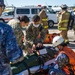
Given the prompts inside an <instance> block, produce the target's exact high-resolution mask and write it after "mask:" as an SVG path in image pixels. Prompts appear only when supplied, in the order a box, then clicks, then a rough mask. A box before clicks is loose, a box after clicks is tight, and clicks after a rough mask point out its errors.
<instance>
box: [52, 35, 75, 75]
mask: <svg viewBox="0 0 75 75" xmlns="http://www.w3.org/2000/svg"><path fill="white" fill-rule="evenodd" d="M64 41H65V40H64V39H63V38H62V37H61V36H56V37H54V38H53V42H52V43H53V46H54V47H57V49H58V52H59V55H58V56H57V57H56V59H55V61H56V62H57V63H58V65H59V67H60V68H61V69H63V70H64V71H65V68H66V66H67V67H68V68H67V70H68V71H67V72H66V71H65V72H66V73H67V75H75V52H74V51H73V50H72V49H71V48H68V47H67V46H66V44H65V43H64ZM65 55H66V56H68V57H67V58H66V60H62V58H63V57H65ZM62 56H63V57H62Z"/></svg>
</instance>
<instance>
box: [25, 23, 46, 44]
mask: <svg viewBox="0 0 75 75" xmlns="http://www.w3.org/2000/svg"><path fill="white" fill-rule="evenodd" d="M39 34H40V38H38V35H39ZM45 35H46V31H45V29H44V27H43V26H42V25H41V24H40V25H39V27H34V26H33V24H32V23H31V24H30V26H29V27H28V30H27V35H26V39H27V41H29V43H30V44H31V45H32V44H33V43H34V44H37V43H39V42H41V43H43V41H44V39H45Z"/></svg>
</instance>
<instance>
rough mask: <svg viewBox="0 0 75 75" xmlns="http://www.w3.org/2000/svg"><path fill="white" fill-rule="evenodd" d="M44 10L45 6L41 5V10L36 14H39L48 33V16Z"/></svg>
mask: <svg viewBox="0 0 75 75" xmlns="http://www.w3.org/2000/svg"><path fill="white" fill-rule="evenodd" d="M45 10H46V6H43V7H42V10H41V11H40V12H39V14H38V16H40V19H41V23H42V24H43V26H44V28H45V30H46V31H47V33H48V16H47V14H46V12H45Z"/></svg>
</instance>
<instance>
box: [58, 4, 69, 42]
mask: <svg viewBox="0 0 75 75" xmlns="http://www.w3.org/2000/svg"><path fill="white" fill-rule="evenodd" d="M61 8H62V12H61V15H60V17H59V23H58V29H59V30H60V31H61V32H60V35H61V36H62V37H63V38H64V39H65V43H69V40H68V36H67V32H68V22H69V17H70V13H69V12H68V11H67V5H65V4H64V5H62V6H61Z"/></svg>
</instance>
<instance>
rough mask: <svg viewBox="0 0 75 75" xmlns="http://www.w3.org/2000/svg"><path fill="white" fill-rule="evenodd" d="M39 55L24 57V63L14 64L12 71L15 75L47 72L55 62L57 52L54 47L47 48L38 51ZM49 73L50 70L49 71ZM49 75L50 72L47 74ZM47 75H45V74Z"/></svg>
mask: <svg viewBox="0 0 75 75" xmlns="http://www.w3.org/2000/svg"><path fill="white" fill-rule="evenodd" d="M38 52H39V55H37V54H36V53H34V54H31V55H27V56H25V57H24V60H23V61H22V62H19V63H16V64H12V65H11V69H12V72H13V75H30V74H34V75H35V73H37V72H39V71H40V72H41V70H42V71H43V70H44V72H45V70H47V69H48V67H49V65H50V64H51V63H52V62H54V56H53V55H55V54H56V51H55V49H54V48H53V47H46V48H43V49H41V50H39V51H38ZM47 71H48V70H47ZM47 73H48V72H47ZM44 75H45V74H44Z"/></svg>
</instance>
